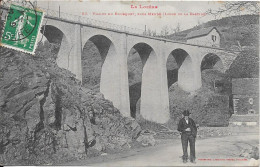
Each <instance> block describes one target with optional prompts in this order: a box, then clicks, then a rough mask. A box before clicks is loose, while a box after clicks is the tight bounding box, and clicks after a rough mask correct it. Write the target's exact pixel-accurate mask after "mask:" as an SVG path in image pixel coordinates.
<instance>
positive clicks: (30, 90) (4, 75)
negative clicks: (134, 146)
mask: <svg viewBox="0 0 260 167" xmlns="http://www.w3.org/2000/svg"><path fill="white" fill-rule="evenodd" d="M46 48H51V46H47V47H46V46H41V45H40V46H39V47H38V49H37V52H36V55H35V56H32V55H28V54H24V53H21V52H16V51H13V50H9V49H6V48H2V47H0V54H1V56H0V164H5V165H11V164H19V165H23V164H52V163H58V162H63V161H69V160H75V159H84V158H87V157H90V156H96V155H99V154H101V153H104V152H106V153H107V152H109V151H110V150H116V149H128V148H129V147H130V146H131V143H132V141H133V140H134V139H136V138H137V137H138V135H139V134H140V131H141V128H140V126H139V124H138V123H136V122H135V121H134V120H132V119H130V118H125V117H123V116H122V115H121V114H120V112H119V111H118V109H116V108H114V107H113V104H112V102H110V101H108V100H106V99H104V97H103V95H102V94H96V93H93V92H92V91H90V90H88V89H86V88H83V87H81V86H80V83H79V81H78V80H76V79H75V76H74V75H73V74H72V73H70V72H69V71H67V70H64V69H61V68H59V67H58V66H57V65H56V63H55V60H54V59H53V57H52V53H51V49H50V50H49V49H46Z"/></svg>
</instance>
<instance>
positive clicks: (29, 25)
mask: <svg viewBox="0 0 260 167" xmlns="http://www.w3.org/2000/svg"><path fill="white" fill-rule="evenodd" d="M29 3H30V4H31V6H32V8H28V7H23V6H19V5H15V4H11V5H10V8H9V11H8V15H7V17H6V21H5V26H4V29H3V33H2V36H1V46H4V47H8V48H12V49H14V50H18V51H22V52H26V53H30V54H34V52H35V49H36V46H37V37H38V34H39V32H40V28H41V24H42V20H43V17H44V13H43V11H39V10H35V8H34V6H33V5H32V3H31V2H29Z"/></svg>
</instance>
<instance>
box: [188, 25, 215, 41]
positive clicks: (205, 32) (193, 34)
mask: <svg viewBox="0 0 260 167" xmlns="http://www.w3.org/2000/svg"><path fill="white" fill-rule="evenodd" d="M213 29H215V30H216V31H217V32H218V33H219V35H220V32H219V31H218V29H217V28H216V27H208V28H202V29H199V30H195V31H191V32H190V33H189V34H188V35H187V36H186V39H191V38H196V37H201V36H206V35H208V34H209V33H210V32H211V31H212V30H213Z"/></svg>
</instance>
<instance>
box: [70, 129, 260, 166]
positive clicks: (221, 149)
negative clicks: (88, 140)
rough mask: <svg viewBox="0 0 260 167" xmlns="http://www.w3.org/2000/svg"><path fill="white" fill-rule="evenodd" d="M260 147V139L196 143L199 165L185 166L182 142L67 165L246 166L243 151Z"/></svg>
mask: <svg viewBox="0 0 260 167" xmlns="http://www.w3.org/2000/svg"><path fill="white" fill-rule="evenodd" d="M249 145H252V146H257V145H259V138H258V135H252V134H251V135H239V136H226V137H216V138H207V139H198V140H197V141H196V157H197V162H196V164H193V163H190V162H188V163H186V164H183V163H182V161H181V158H180V156H181V155H182V148H181V141H180V139H176V140H173V141H172V142H170V143H167V144H163V145H157V146H154V147H150V148H146V149H143V150H139V151H132V152H130V153H129V152H128V153H122V154H118V155H106V156H103V159H102V158H98V159H95V160H84V161H74V162H71V163H69V164H67V165H88V166H194V165H195V166H204V165H207V166H221V165H225V166H232V165H235V166H237V165H240V166H242V165H243V166H247V165H248V164H249V161H250V160H249V159H245V158H243V157H240V156H239V153H240V152H241V150H242V147H244V148H245V147H248V146H249Z"/></svg>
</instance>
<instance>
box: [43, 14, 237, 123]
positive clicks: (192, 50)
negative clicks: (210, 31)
mask: <svg viewBox="0 0 260 167" xmlns="http://www.w3.org/2000/svg"><path fill="white" fill-rule="evenodd" d="M81 19H82V17H79V16H78V17H77V19H67V18H65V17H60V16H59V17H57V15H51V14H47V15H45V18H44V20H43V24H42V26H43V29H45V30H46V32H47V31H48V28H49V30H51V28H55V29H58V30H59V31H58V32H60V33H62V35H61V37H62V38H61V46H60V50H59V53H58V58H57V64H58V66H59V67H61V68H65V69H67V70H69V71H71V72H72V73H73V74H75V75H76V78H77V79H79V80H82V62H81V59H82V51H83V48H84V45H85V44H86V42H87V41H88V40H90V41H91V42H93V43H94V44H95V45H96V47H97V48H98V50H99V52H100V55H101V57H102V60H103V65H102V71H101V82H100V92H101V93H103V94H104V97H105V98H106V99H109V100H111V101H112V102H113V104H114V106H115V107H117V108H118V109H119V110H120V112H121V113H122V114H123V115H124V116H127V117H130V100H129V82H128V66H127V58H128V56H129V52H130V50H131V49H135V50H136V51H137V52H138V54H139V55H140V58H141V60H142V63H143V73H142V85H141V106H140V114H141V115H142V116H143V117H144V118H145V119H147V120H151V121H155V122H158V123H165V122H167V121H168V119H169V96H168V85H167V84H168V82H167V69H166V63H167V59H168V57H169V56H174V57H175V59H176V61H177V63H178V66H179V70H178V81H177V82H178V86H179V87H180V88H182V89H183V90H185V91H187V92H192V91H195V90H197V89H199V88H200V87H201V86H202V82H201V63H202V60H203V58H204V57H205V56H207V55H216V56H218V57H219V59H220V60H221V62H222V65H223V72H224V71H225V70H227V69H228V68H229V67H230V65H231V63H232V61H233V60H234V59H235V58H236V56H237V55H236V54H235V53H233V52H231V51H227V50H224V49H221V48H213V47H206V46H199V45H192V44H187V43H181V42H175V41H171V40H168V39H162V38H155V37H150V36H145V35H140V34H137V33H131V32H129V31H127V30H126V29H125V28H121V29H116V28H115V29H113V28H104V27H102V26H95V25H93V24H89V23H84V21H82V20H81ZM44 27H45V28H44ZM57 35H58V34H57ZM45 36H46V38H47V39H48V41H50V42H51V41H53V40H55V39H56V37H55V36H53V34H52V35H48V34H46V35H45ZM176 55H177V56H176Z"/></svg>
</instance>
